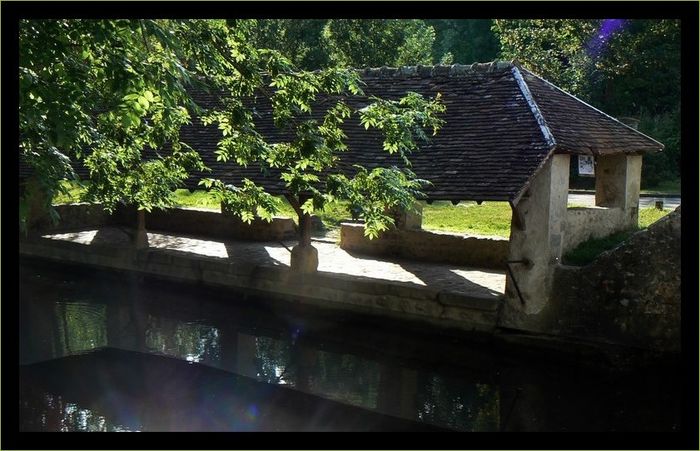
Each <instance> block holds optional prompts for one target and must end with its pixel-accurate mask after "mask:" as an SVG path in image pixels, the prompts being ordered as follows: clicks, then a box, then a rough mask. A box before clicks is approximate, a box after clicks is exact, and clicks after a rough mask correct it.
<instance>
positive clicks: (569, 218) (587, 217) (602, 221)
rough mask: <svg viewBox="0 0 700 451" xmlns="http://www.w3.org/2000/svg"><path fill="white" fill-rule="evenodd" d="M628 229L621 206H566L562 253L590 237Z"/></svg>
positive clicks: (598, 236) (608, 234) (601, 236)
mask: <svg viewBox="0 0 700 451" xmlns="http://www.w3.org/2000/svg"><path fill="white" fill-rule="evenodd" d="M628 229H629V224H628V221H627V217H626V214H625V211H624V210H623V209H622V208H605V207H593V208H579V207H576V208H568V209H567V210H566V223H565V224H564V245H563V249H562V254H566V253H567V252H569V251H570V250H572V249H575V248H576V246H578V245H579V244H581V243H583V242H584V241H588V240H589V239H591V238H605V237H607V236H610V235H612V234H614V233H617V232H620V231H623V230H628Z"/></svg>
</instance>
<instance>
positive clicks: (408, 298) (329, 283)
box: [20, 238, 500, 332]
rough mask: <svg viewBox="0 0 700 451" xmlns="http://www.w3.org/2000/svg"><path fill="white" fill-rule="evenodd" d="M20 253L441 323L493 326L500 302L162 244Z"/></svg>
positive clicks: (35, 247)
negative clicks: (233, 259)
mask: <svg viewBox="0 0 700 451" xmlns="http://www.w3.org/2000/svg"><path fill="white" fill-rule="evenodd" d="M20 255H24V256H29V257H39V258H43V259H49V260H53V261H58V262H70V263H76V264H83V265H91V266H96V267H102V268H109V269H114V270H126V271H135V272H138V273H142V274H149V275H152V276H157V277H161V278H166V279H173V280H178V281H186V282H195V283H203V284H207V285H213V286H220V287H226V288H233V289H237V290H240V291H243V292H250V293H252V294H256V295H261V296H265V297H268V298H275V299H279V300H282V301H285V302H292V303H301V304H306V305H315V306H318V307H320V308H324V309H336V310H343V311H350V312H355V313H362V314H371V315H378V316H384V317H390V318H395V319H402V320H415V321H422V322H426V323H429V324H433V325H436V326H440V327H448V328H456V329H461V330H468V331H475V330H476V331H484V332H485V331H491V332H492V331H493V330H494V329H495V327H496V319H497V315H498V309H499V307H500V301H499V300H497V299H484V298H476V297H470V296H468V295H465V294H461V293H457V292H448V291H438V290H435V289H431V288H429V287H423V286H417V285H415V284H412V283H402V282H391V281H386V280H376V279H369V278H362V277H355V276H346V275H339V274H330V273H322V272H319V273H315V274H305V275H300V274H296V273H293V272H291V271H290V270H289V268H287V267H280V266H262V265H252V264H240V263H239V262H235V263H234V262H230V261H228V260H227V259H221V258H216V257H207V256H202V255H193V254H191V253H187V252H178V251H172V250H163V249H154V248H146V249H136V248H134V247H131V246H119V247H117V246H100V245H89V246H88V245H84V244H80V243H74V242H67V241H58V240H52V239H47V238H35V239H32V240H22V241H21V242H20Z"/></svg>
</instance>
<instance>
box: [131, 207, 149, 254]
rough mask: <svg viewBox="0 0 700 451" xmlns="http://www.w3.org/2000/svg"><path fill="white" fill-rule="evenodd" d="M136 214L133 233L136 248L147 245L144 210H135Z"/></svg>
mask: <svg viewBox="0 0 700 451" xmlns="http://www.w3.org/2000/svg"><path fill="white" fill-rule="evenodd" d="M136 216H137V218H138V221H137V222H138V223H137V226H136V234H135V235H134V245H135V246H136V248H137V249H143V248H146V247H148V234H147V233H146V212H145V211H144V210H137V212H136Z"/></svg>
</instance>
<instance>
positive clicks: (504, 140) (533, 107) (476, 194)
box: [181, 62, 663, 200]
mask: <svg viewBox="0 0 700 451" xmlns="http://www.w3.org/2000/svg"><path fill="white" fill-rule="evenodd" d="M360 74H361V76H362V79H363V81H364V82H365V83H366V86H365V87H364V91H365V94H366V95H367V96H371V95H376V96H381V97H383V98H390V99H398V98H400V97H401V96H403V95H404V94H405V93H406V92H407V91H414V92H418V93H420V94H423V95H424V96H430V97H434V96H435V95H436V94H437V93H440V94H441V95H442V99H443V102H444V104H445V106H446V111H445V113H444V115H443V119H445V121H446V122H445V124H444V126H443V127H442V129H441V130H440V131H439V133H438V134H437V135H436V136H434V137H432V138H431V140H430V142H428V143H426V144H422V145H421V150H420V151H418V152H415V153H413V154H412V155H411V156H410V159H411V161H412V163H413V167H412V170H413V171H414V172H415V173H416V175H417V176H418V177H420V178H423V179H427V180H429V181H431V182H432V186H431V187H429V188H427V189H426V190H425V192H426V194H427V195H428V198H430V199H434V200H515V199H517V198H518V197H519V195H520V194H521V193H522V192H523V190H524V189H525V188H526V187H527V185H528V183H529V181H530V180H531V178H532V177H533V176H534V174H535V173H536V172H537V170H538V169H539V168H540V167H541V166H542V165H543V163H544V162H545V161H546V159H547V158H548V157H549V156H550V155H551V154H552V153H553V152H555V151H556V152H566V153H574V154H596V155H597V154H609V153H620V152H624V153H639V152H652V151H659V150H661V149H662V148H663V146H662V145H661V144H660V143H658V142H656V141H654V140H652V139H651V138H649V137H647V136H645V135H643V134H641V133H639V132H637V131H636V130H633V129H631V128H629V127H627V126H625V125H623V124H622V123H620V122H618V121H617V120H615V119H614V118H612V117H610V116H608V115H606V114H604V113H602V112H600V111H599V110H596V109H595V108H593V107H591V106H590V105H588V104H586V103H584V102H582V101H580V100H578V99H576V98H575V97H573V96H570V95H569V94H566V93H564V92H563V91H561V90H559V89H558V88H556V87H554V86H553V85H551V84H550V83H548V82H546V81H544V80H542V79H540V78H539V77H537V76H535V75H534V74H532V73H531V72H529V71H527V70H525V69H522V68H520V67H519V66H518V65H517V64H513V63H510V62H494V63H485V64H472V65H469V66H462V65H454V66H425V67H422V66H417V67H403V68H398V69H394V68H380V69H366V70H363V71H360ZM195 98H196V100H197V101H198V102H199V103H201V104H202V105H203V106H210V105H212V104H213V103H215V102H217V101H218V98H217V96H215V95H207V94H203V93H198V94H195ZM348 103H349V104H350V105H351V106H355V107H362V106H364V105H366V104H367V103H368V101H367V99H366V98H353V99H352V100H350V101H348ZM248 104H249V105H250V106H253V107H254V108H255V111H256V113H257V119H256V125H257V127H258V130H259V131H260V132H261V133H262V134H263V135H265V136H267V137H268V138H269V139H270V141H272V142H276V141H280V140H284V139H285V138H287V137H288V135H287V134H286V133H284V132H281V131H280V130H277V129H275V127H274V126H273V124H272V112H271V107H270V105H269V102H267V100H266V99H265V98H263V97H258V98H257V99H249V103H248ZM194 122H195V124H193V125H190V126H187V127H184V128H183V130H182V135H181V138H182V140H183V141H185V142H187V143H188V144H190V145H191V146H192V147H193V148H195V149H196V150H198V151H199V152H200V154H201V155H202V158H203V159H204V161H205V163H206V164H207V166H209V167H210V168H212V170H213V171H212V172H210V173H206V174H194V175H193V177H192V178H190V180H189V181H188V187H189V188H191V189H194V188H196V187H197V182H198V181H199V178H200V177H201V176H206V177H215V178H220V179H222V180H223V181H224V182H226V183H232V184H238V183H240V181H241V179H243V178H245V177H247V178H250V179H251V180H253V181H255V182H256V183H258V184H261V185H264V186H265V187H266V188H267V189H268V190H269V191H270V192H273V193H282V192H283V191H284V186H283V184H282V183H281V181H280V180H279V177H278V176H277V174H275V173H274V172H273V173H271V174H268V175H267V176H265V175H264V174H263V173H262V172H261V171H260V169H259V167H257V166H249V167H247V168H243V167H240V166H238V165H236V164H235V163H234V162H231V161H229V162H227V163H225V164H223V163H220V162H217V161H216V157H215V154H214V150H215V149H216V145H217V142H218V141H219V140H220V139H221V135H220V132H219V131H218V129H217V128H216V127H215V126H210V127H204V126H203V125H201V124H200V123H198V121H196V120H195V121H194ZM344 130H345V132H346V134H347V136H348V139H347V144H348V148H349V151H348V152H345V153H342V154H340V158H341V165H340V168H341V170H347V171H350V170H351V167H352V165H353V164H362V165H364V166H366V167H368V168H372V167H377V166H391V165H399V166H400V165H401V164H400V161H399V159H398V158H397V157H395V156H391V155H389V154H387V153H386V152H385V151H383V150H382V146H381V136H380V134H379V133H378V132H376V131H373V130H365V128H364V127H363V126H361V125H360V124H359V121H358V120H357V118H356V117H353V118H351V119H349V120H347V121H346V123H345V125H344Z"/></svg>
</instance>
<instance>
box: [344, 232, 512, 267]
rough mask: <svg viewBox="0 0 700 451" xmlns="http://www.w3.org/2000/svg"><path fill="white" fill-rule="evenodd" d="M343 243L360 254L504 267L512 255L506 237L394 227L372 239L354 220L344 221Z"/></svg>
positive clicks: (462, 264)
mask: <svg viewBox="0 0 700 451" xmlns="http://www.w3.org/2000/svg"><path fill="white" fill-rule="evenodd" d="M340 247H341V248H342V249H344V250H346V251H348V252H357V253H360V254H367V255H378V256H389V257H400V258H407V259H411V260H418V261H427V262H435V263H448V264H455V265H461V266H474V267H479V268H492V269H504V268H505V265H504V263H503V262H504V261H505V260H506V258H507V257H508V240H507V239H504V238H477V237H468V236H464V235H458V234H452V233H440V232H428V231H426V230H398V229H394V230H390V231H387V232H384V233H382V234H381V236H380V237H379V238H375V239H373V240H370V239H368V238H366V237H365V236H364V227H363V225H362V224H350V223H343V224H341V227H340Z"/></svg>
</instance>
